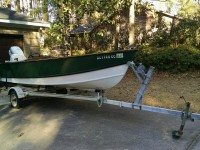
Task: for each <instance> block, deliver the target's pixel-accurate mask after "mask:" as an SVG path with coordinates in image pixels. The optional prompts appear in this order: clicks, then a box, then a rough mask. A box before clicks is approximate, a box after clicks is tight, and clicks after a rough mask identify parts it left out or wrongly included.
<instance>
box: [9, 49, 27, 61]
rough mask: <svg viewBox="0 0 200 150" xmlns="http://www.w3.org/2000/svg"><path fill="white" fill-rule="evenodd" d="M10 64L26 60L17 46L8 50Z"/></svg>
mask: <svg viewBox="0 0 200 150" xmlns="http://www.w3.org/2000/svg"><path fill="white" fill-rule="evenodd" d="M9 55H10V62H16V61H24V60H26V59H27V58H26V57H25V56H24V53H23V51H22V50H21V48H19V47H18V46H12V47H10V49H9Z"/></svg>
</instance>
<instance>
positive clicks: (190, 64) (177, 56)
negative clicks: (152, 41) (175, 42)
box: [134, 45, 200, 72]
mask: <svg viewBox="0 0 200 150" xmlns="http://www.w3.org/2000/svg"><path fill="white" fill-rule="evenodd" d="M134 60H135V62H136V63H140V62H142V63H143V64H144V65H146V66H150V65H151V66H154V67H156V69H157V70H158V71H170V72H185V71H189V70H196V69H198V70H200V50H199V49H197V48H194V47H192V46H186V45H180V46H179V47H177V48H172V47H162V48H156V47H142V48H139V51H138V53H137V54H136V55H135V58H134Z"/></svg>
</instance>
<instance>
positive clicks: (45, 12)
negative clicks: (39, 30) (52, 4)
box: [42, 0, 49, 22]
mask: <svg viewBox="0 0 200 150" xmlns="http://www.w3.org/2000/svg"><path fill="white" fill-rule="evenodd" d="M42 8H43V12H42V13H43V14H42V15H43V20H44V21H46V22H47V21H48V20H49V15H48V0H43V4H42Z"/></svg>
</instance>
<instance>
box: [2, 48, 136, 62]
mask: <svg viewBox="0 0 200 150" xmlns="http://www.w3.org/2000/svg"><path fill="white" fill-rule="evenodd" d="M122 52H125V53H127V52H137V50H120V51H112V52H104V53H95V54H85V55H78V56H67V57H50V58H45V57H38V58H37V59H34V58H33V59H27V60H24V61H16V62H10V61H9V62H5V63H0V65H1V64H11V63H24V62H26V63H31V62H38V61H47V60H58V59H59V60H61V59H70V58H76V57H79V58H80V57H83V58H84V57H88V56H89V57H90V56H95V55H96V56H98V55H105V54H115V53H122Z"/></svg>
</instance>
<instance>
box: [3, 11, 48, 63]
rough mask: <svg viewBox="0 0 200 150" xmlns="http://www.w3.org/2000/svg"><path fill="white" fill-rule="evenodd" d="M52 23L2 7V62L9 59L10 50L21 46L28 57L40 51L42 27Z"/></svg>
mask: <svg viewBox="0 0 200 150" xmlns="http://www.w3.org/2000/svg"><path fill="white" fill-rule="evenodd" d="M49 27H50V24H49V23H47V22H42V21H39V20H36V19H33V18H30V17H27V16H25V15H23V14H20V13H17V12H16V11H13V10H10V9H8V8H0V62H4V61H5V60H9V54H8V50H9V48H10V47H11V46H19V47H20V48H21V49H22V50H23V52H24V54H25V56H26V57H28V56H29V55H30V54H31V53H32V52H39V51H40V43H41V42H43V39H42V29H44V28H49Z"/></svg>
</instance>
